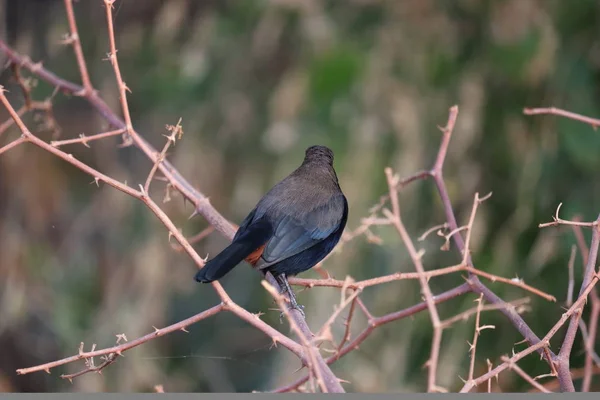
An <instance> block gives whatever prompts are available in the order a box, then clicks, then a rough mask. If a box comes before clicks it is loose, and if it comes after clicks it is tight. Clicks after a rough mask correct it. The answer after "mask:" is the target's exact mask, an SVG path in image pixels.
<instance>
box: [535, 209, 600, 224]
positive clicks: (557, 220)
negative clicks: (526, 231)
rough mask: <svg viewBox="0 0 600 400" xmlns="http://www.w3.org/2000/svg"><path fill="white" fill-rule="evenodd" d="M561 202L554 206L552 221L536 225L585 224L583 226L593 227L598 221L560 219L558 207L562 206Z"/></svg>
mask: <svg viewBox="0 0 600 400" xmlns="http://www.w3.org/2000/svg"><path fill="white" fill-rule="evenodd" d="M562 205H563V203H560V204H559V205H558V207H556V213H555V214H554V216H553V217H552V219H553V221H552V222H546V223H543V224H539V225H538V227H539V228H547V227H551V226H559V225H570V226H585V227H590V228H591V227H594V226H597V225H598V221H597V220H596V221H594V222H580V221H569V220H566V219H562V218H560V217H559V216H558V212H559V211H560V208H561V207H562Z"/></svg>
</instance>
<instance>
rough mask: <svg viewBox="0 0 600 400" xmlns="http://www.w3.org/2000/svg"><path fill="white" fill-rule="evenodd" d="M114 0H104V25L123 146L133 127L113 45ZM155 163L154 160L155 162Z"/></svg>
mask: <svg viewBox="0 0 600 400" xmlns="http://www.w3.org/2000/svg"><path fill="white" fill-rule="evenodd" d="M114 3H115V0H104V5H105V9H106V23H107V26H108V41H109V46H110V53H108V59H109V60H110V63H111V64H112V67H113V70H114V72H115V78H116V80H117V86H118V88H119V99H120V101H121V110H122V111H123V117H124V118H125V130H126V132H127V139H126V140H125V143H124V145H129V144H130V141H131V137H130V136H131V133H132V131H133V125H132V124H131V116H130V115H129V104H128V103H127V92H128V91H129V92H131V90H130V89H129V88H128V87H127V85H125V82H123V78H122V77H121V68H120V67H119V60H118V58H117V46H116V45H115V32H114V28H113V16H112V8H113V4H114ZM155 161H156V160H155Z"/></svg>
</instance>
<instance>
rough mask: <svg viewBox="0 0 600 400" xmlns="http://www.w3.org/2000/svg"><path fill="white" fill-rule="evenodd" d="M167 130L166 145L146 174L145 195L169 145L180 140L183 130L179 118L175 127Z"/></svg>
mask: <svg viewBox="0 0 600 400" xmlns="http://www.w3.org/2000/svg"><path fill="white" fill-rule="evenodd" d="M167 129H169V130H170V131H171V134H170V135H169V136H166V138H167V143H165V146H164V147H163V149H162V151H161V152H160V154H159V156H158V158H157V159H156V161H155V162H154V165H153V166H152V169H151V170H150V173H149V174H148V178H147V179H146V183H145V184H144V193H146V194H148V193H150V192H149V191H150V183H151V182H152V178H154V174H155V173H156V170H157V169H158V166H159V165H160V164H161V163H162V162H163V161H164V160H165V157H166V155H167V150H169V147H171V144H175V141H176V140H177V139H178V138H179V139H181V136H182V135H183V129H182V128H181V118H179V121H178V122H177V125H175V126H172V125H167Z"/></svg>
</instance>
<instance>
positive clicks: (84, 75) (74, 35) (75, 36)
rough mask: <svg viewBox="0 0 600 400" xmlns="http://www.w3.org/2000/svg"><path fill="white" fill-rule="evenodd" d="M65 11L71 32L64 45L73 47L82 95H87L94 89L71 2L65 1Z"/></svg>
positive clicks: (70, 0)
mask: <svg viewBox="0 0 600 400" xmlns="http://www.w3.org/2000/svg"><path fill="white" fill-rule="evenodd" d="M65 9H66V11H67V19H68V20H69V30H70V31H71V34H70V35H69V36H68V38H67V40H66V41H65V43H68V44H71V45H72V46H73V50H74V51H75V58H76V59H77V66H78V67H79V73H80V75H81V83H82V84H83V89H84V93H83V94H89V93H91V92H92V91H93V90H94V88H93V87H92V82H91V81H90V75H89V73H88V70H87V66H86V64H85V57H84V56H83V50H82V49H81V40H79V32H78V31H77V22H76V20H75V13H74V12H73V0H65Z"/></svg>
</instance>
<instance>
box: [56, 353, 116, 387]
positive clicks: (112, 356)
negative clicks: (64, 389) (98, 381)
mask: <svg viewBox="0 0 600 400" xmlns="http://www.w3.org/2000/svg"><path fill="white" fill-rule="evenodd" d="M102 357H104V361H103V362H102V364H100V365H98V366H95V365H93V363H92V364H90V365H89V366H88V367H87V368H85V369H83V370H81V371H79V372H75V373H74V374H63V375H61V376H60V377H61V378H63V379H68V380H69V381H70V382H71V383H73V379H74V378H77V377H78V376H81V375H84V374H88V373H90V372H96V373H98V374H101V373H102V370H103V369H104V368H106V367H108V366H109V365H110V364H112V363H114V362H115V361H117V357H119V356H118V355H117V354H116V353H111V354H109V355H106V356H102Z"/></svg>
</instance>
